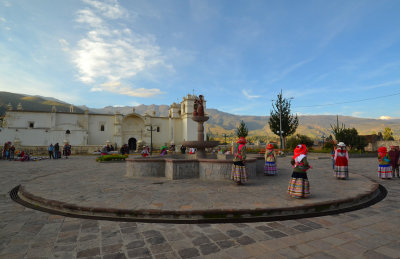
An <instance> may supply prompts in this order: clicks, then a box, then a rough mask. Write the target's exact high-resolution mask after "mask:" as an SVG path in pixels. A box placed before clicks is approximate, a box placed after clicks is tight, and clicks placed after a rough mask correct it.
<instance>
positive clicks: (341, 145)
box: [337, 142, 346, 147]
mask: <svg viewBox="0 0 400 259" xmlns="http://www.w3.org/2000/svg"><path fill="white" fill-rule="evenodd" d="M337 145H338V146H339V147H345V146H346V144H344V143H343V142H339V144H337Z"/></svg>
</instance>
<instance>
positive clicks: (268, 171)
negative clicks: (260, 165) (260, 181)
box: [264, 143, 278, 176]
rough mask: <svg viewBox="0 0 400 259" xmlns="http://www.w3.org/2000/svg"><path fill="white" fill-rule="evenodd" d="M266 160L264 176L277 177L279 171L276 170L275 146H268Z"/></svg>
mask: <svg viewBox="0 0 400 259" xmlns="http://www.w3.org/2000/svg"><path fill="white" fill-rule="evenodd" d="M264 158H265V165H264V175H267V176H269V175H276V174H277V172H278V171H277V169H276V155H275V150H274V145H273V144H271V143H270V144H268V145H267V147H266V149H265V155H264Z"/></svg>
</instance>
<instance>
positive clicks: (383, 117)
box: [379, 115, 392, 120]
mask: <svg viewBox="0 0 400 259" xmlns="http://www.w3.org/2000/svg"><path fill="white" fill-rule="evenodd" d="M379 119H381V120H390V119H392V117H390V116H384V115H383V116H381V117H379Z"/></svg>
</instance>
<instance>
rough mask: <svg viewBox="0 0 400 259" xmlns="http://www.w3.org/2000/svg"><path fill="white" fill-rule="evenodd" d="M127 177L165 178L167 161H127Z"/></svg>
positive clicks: (142, 159) (143, 159) (138, 159)
mask: <svg viewBox="0 0 400 259" xmlns="http://www.w3.org/2000/svg"><path fill="white" fill-rule="evenodd" d="M125 161H126V175H125V176H127V177H165V159H146V158H137V159H131V158H130V159H126V160H125Z"/></svg>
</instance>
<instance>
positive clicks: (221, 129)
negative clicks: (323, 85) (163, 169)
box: [0, 92, 400, 138]
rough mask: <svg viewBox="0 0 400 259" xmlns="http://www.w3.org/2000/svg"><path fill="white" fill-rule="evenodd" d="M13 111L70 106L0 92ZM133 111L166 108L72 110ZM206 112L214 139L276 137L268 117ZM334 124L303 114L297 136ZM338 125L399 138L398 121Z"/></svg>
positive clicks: (3, 105)
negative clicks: (242, 128)
mask: <svg viewBox="0 0 400 259" xmlns="http://www.w3.org/2000/svg"><path fill="white" fill-rule="evenodd" d="M8 103H11V105H12V106H13V107H14V109H16V107H17V105H18V104H19V103H21V105H22V107H23V109H24V110H31V111H51V107H52V106H53V105H54V106H56V107H57V111H63V112H69V107H70V104H68V103H65V102H63V101H60V100H57V99H54V98H51V97H42V96H29V95H22V94H15V93H9V92H0V116H2V115H4V112H5V110H6V109H7V104H8ZM132 108H135V112H136V113H138V114H141V115H144V114H145V113H148V114H152V112H153V111H155V112H156V115H157V116H163V117H166V116H168V109H169V106H168V105H154V104H152V105H139V106H135V107H130V106H125V107H112V106H106V107H104V108H102V109H96V108H88V107H86V106H78V107H75V111H76V112H78V113H81V112H82V113H83V112H84V110H86V109H89V112H90V113H101V114H114V113H115V112H116V111H119V112H120V113H121V114H128V113H131V112H132ZM206 113H207V114H208V115H209V117H210V119H209V120H208V121H207V123H206V129H207V132H209V133H211V134H212V135H214V136H219V137H221V136H223V134H227V135H234V133H235V130H236V127H237V126H238V124H239V123H240V121H241V120H243V121H244V122H245V123H246V126H247V127H248V129H249V135H250V136H265V135H267V136H270V137H276V136H275V135H273V134H272V132H271V131H270V129H269V125H268V120H269V116H241V115H234V114H230V113H226V112H221V111H219V110H217V109H207V110H206ZM335 123H336V116H335V115H304V116H299V127H298V129H297V132H296V133H297V134H304V135H308V136H310V137H313V138H321V136H322V135H325V136H329V135H330V134H331V126H330V125H331V124H335ZM339 123H340V124H341V123H344V124H345V125H346V127H350V128H353V127H354V128H356V129H357V131H358V132H359V134H362V135H368V134H372V133H373V132H375V133H377V132H383V130H384V129H385V127H389V128H391V129H392V130H393V132H394V136H395V138H399V136H400V119H390V120H380V119H366V118H357V117H351V116H339Z"/></svg>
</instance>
